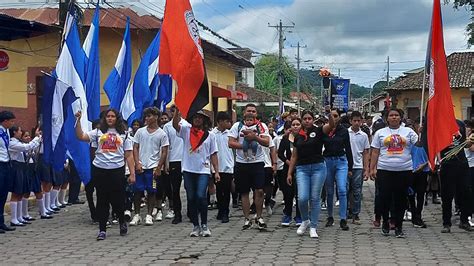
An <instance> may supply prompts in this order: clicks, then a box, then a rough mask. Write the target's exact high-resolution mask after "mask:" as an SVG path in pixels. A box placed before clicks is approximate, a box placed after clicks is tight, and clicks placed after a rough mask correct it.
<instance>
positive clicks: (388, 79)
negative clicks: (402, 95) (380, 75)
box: [387, 56, 390, 89]
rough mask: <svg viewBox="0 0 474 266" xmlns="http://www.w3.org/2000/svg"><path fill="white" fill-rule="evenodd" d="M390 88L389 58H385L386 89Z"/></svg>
mask: <svg viewBox="0 0 474 266" xmlns="http://www.w3.org/2000/svg"><path fill="white" fill-rule="evenodd" d="M388 86H390V56H387V89H388Z"/></svg>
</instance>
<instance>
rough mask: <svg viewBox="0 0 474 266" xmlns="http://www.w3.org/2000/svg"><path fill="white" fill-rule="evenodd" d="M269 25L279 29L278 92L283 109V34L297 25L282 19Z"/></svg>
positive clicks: (280, 105)
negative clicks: (288, 23)
mask: <svg viewBox="0 0 474 266" xmlns="http://www.w3.org/2000/svg"><path fill="white" fill-rule="evenodd" d="M268 27H270V28H276V29H277V30H278V36H279V38H278V40H279V41H278V85H279V87H280V88H279V92H278V96H279V108H280V110H282V106H283V67H282V64H283V46H284V41H285V37H284V35H283V33H284V31H286V29H289V28H294V27H295V25H294V24H293V25H283V24H282V23H281V19H280V23H279V24H278V25H270V23H269V24H268Z"/></svg>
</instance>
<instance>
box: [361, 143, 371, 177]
mask: <svg viewBox="0 0 474 266" xmlns="http://www.w3.org/2000/svg"><path fill="white" fill-rule="evenodd" d="M362 160H363V164H364V173H363V177H364V180H367V178H366V177H368V176H369V173H370V154H369V149H365V150H364V151H363V152H362Z"/></svg>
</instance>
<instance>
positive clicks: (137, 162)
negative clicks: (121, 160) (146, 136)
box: [132, 143, 143, 174]
mask: <svg viewBox="0 0 474 266" xmlns="http://www.w3.org/2000/svg"><path fill="white" fill-rule="evenodd" d="M139 154H140V144H138V143H133V157H132V159H134V160H135V162H134V163H135V164H134V165H135V168H134V169H136V170H137V172H138V173H139V174H140V173H141V172H143V166H142V164H141V163H140V156H139Z"/></svg>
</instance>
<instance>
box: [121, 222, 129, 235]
mask: <svg viewBox="0 0 474 266" xmlns="http://www.w3.org/2000/svg"><path fill="white" fill-rule="evenodd" d="M127 233H128V225H127V223H123V224H121V225H120V235H121V236H125V235H127Z"/></svg>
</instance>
